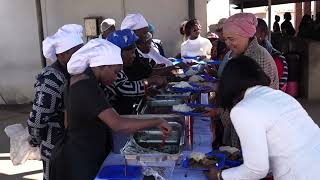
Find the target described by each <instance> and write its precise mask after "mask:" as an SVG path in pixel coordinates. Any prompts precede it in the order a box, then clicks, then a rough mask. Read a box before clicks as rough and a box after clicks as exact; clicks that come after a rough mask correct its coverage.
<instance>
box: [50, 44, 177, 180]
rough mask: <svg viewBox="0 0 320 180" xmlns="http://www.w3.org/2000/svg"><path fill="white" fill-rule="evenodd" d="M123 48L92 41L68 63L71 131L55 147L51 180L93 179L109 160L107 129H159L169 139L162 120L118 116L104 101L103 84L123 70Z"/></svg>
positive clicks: (167, 130)
mask: <svg viewBox="0 0 320 180" xmlns="http://www.w3.org/2000/svg"><path fill="white" fill-rule="evenodd" d="M122 64H123V62H122V59H121V49H120V48H119V47H117V46H116V45H114V44H112V43H111V42H109V41H106V40H103V39H93V40H91V41H89V42H88V43H87V44H86V45H85V46H83V47H82V48H81V49H80V50H79V51H77V52H76V53H75V54H74V55H73V56H72V58H71V60H70V61H69V63H68V72H69V73H70V74H72V75H74V76H72V77H71V79H70V86H69V89H68V97H67V99H66V101H67V104H68V106H67V111H68V131H67V134H66V138H65V139H64V142H63V143H61V144H60V145H59V146H56V149H55V152H56V153H55V154H54V160H53V167H54V168H53V169H54V173H52V175H53V176H52V177H51V180H53V179H59V180H60V179H68V180H73V179H74V180H82V179H83V180H88V179H94V177H95V176H96V174H97V173H98V171H99V168H100V166H101V165H102V162H103V160H104V159H105V158H106V156H107V154H106V138H107V137H106V130H105V129H106V127H107V126H108V127H110V128H111V129H112V130H113V131H120V132H125V133H132V132H135V131H137V130H140V129H142V128H147V127H153V126H157V127H159V128H160V129H162V131H163V133H164V136H168V135H169V133H170V132H171V127H170V126H169V124H168V123H167V121H165V120H162V119H147V120H139V119H128V118H123V117H120V116H119V115H118V113H117V112H116V111H114V109H113V108H112V107H111V106H110V104H109V101H108V99H106V98H105V95H104V92H103V90H102V88H101V87H100V86H99V85H100V83H101V84H104V85H110V84H112V83H113V81H115V80H116V78H117V74H118V73H119V72H120V70H121V69H122Z"/></svg>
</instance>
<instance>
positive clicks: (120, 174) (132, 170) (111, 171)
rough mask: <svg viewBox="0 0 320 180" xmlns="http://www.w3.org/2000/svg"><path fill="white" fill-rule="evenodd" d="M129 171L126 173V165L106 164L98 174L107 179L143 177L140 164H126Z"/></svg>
mask: <svg viewBox="0 0 320 180" xmlns="http://www.w3.org/2000/svg"><path fill="white" fill-rule="evenodd" d="M126 168H127V170H126V171H127V172H126V174H125V165H112V166H105V167H103V168H102V169H101V170H100V173H99V174H98V178H99V179H105V180H138V179H141V178H142V177H143V175H142V171H141V167H140V166H126Z"/></svg>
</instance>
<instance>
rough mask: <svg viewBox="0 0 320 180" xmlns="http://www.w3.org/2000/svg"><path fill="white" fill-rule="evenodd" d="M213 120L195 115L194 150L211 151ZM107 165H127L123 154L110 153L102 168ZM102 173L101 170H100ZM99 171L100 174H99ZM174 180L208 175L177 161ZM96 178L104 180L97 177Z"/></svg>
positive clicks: (193, 178) (200, 179) (203, 178)
mask: <svg viewBox="0 0 320 180" xmlns="http://www.w3.org/2000/svg"><path fill="white" fill-rule="evenodd" d="M210 124H211V120H210V119H209V118H205V117H194V122H193V150H192V151H196V152H203V153H207V152H210V151H211V150H212V149H211V143H212V133H211V130H210ZM189 153H190V151H183V152H182V154H183V156H187V155H188V154H189ZM107 165H125V160H124V157H123V156H122V155H121V154H115V153H110V154H109V156H108V157H107V158H106V159H105V161H104V163H103V164H102V167H101V169H102V168H103V167H104V166H107ZM99 173H100V172H99ZM99 173H98V174H99ZM171 179H172V180H205V179H206V177H205V175H204V174H203V172H202V171H199V170H190V169H186V168H183V167H181V163H179V162H178V163H177V165H176V167H175V169H174V171H173V175H172V177H171ZM95 180H103V179H101V178H98V176H97V177H96V178H95Z"/></svg>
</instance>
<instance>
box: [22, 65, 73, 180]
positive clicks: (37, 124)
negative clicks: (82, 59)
mask: <svg viewBox="0 0 320 180" xmlns="http://www.w3.org/2000/svg"><path fill="white" fill-rule="evenodd" d="M68 79H69V75H68V73H67V71H66V70H65V69H64V68H63V67H62V66H61V65H60V63H59V62H58V61H56V62H55V63H53V64H52V65H51V66H48V67H46V68H44V69H43V70H42V72H41V73H40V74H39V75H38V76H37V78H36V83H35V85H34V89H35V99H34V101H33V106H32V111H31V113H30V117H29V120H28V122H27V124H28V130H29V133H30V135H31V140H30V144H31V145H33V146H40V151H41V159H42V162H43V170H44V175H43V179H45V180H48V179H49V161H50V157H51V152H52V149H53V148H54V146H55V144H56V143H57V141H58V140H59V139H60V138H61V137H62V136H63V134H64V129H65V127H64V96H63V94H64V89H65V85H66V84H67V81H68Z"/></svg>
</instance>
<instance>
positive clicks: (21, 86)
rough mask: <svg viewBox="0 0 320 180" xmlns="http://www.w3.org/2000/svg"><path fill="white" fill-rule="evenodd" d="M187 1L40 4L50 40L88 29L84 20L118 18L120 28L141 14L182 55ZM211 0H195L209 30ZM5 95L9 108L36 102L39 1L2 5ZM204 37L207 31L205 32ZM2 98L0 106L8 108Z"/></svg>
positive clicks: (0, 59) (0, 62) (8, 0)
mask: <svg viewBox="0 0 320 180" xmlns="http://www.w3.org/2000/svg"><path fill="white" fill-rule="evenodd" d="M187 2H188V0H174V1H172V0H161V1H158V0H134V1H132V0H112V1H111V0H108V1H106V0H90V1H88V0H54V1H53V0H41V3H42V14H43V26H44V27H43V28H44V35H45V37H46V36H48V35H51V34H53V33H55V32H56V31H57V29H58V28H59V27H61V26H62V25H64V24H68V23H76V24H81V25H84V21H83V18H84V17H88V16H103V17H111V18H114V19H115V20H116V22H117V24H116V26H117V27H118V28H119V27H120V24H121V21H122V19H123V18H124V16H125V15H126V14H127V13H135V12H140V13H142V14H143V15H144V16H145V17H146V19H147V20H148V21H150V22H151V23H153V24H154V25H155V26H156V33H155V37H156V38H159V39H161V40H162V41H163V44H164V48H165V51H166V54H167V55H168V56H174V55H176V54H177V53H178V52H179V51H180V44H181V39H182V38H181V36H180V34H179V27H180V23H181V22H182V21H183V20H185V19H187V18H188V3H187ZM206 2H207V1H206V0H195V8H196V11H195V14H196V18H198V19H199V20H200V21H201V23H202V26H203V27H207V24H206V18H207V16H206ZM0 17H5V18H2V24H5V26H3V27H2V28H1V29H0V34H1V35H0V36H1V42H0V77H1V78H0V95H1V97H4V99H5V101H6V102H7V103H13V104H15V103H26V102H30V101H32V99H33V84H34V81H35V80H34V79H35V75H36V74H37V73H39V72H40V71H41V60H40V47H39V42H38V41H39V39H38V30H37V18H36V8H35V4H34V1H23V0H2V1H0ZM203 29H204V30H203V35H205V34H206V28H203ZM1 97H0V104H3V103H5V102H4V101H3V100H2V98H1Z"/></svg>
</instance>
